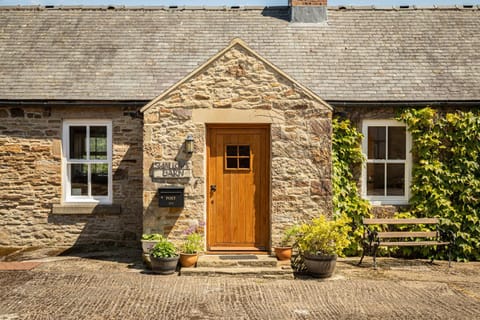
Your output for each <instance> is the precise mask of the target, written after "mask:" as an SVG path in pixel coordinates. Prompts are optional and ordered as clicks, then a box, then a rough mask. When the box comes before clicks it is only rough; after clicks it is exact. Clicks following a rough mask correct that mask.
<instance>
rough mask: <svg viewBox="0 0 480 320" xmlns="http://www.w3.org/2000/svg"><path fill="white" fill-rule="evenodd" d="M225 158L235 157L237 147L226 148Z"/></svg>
mask: <svg viewBox="0 0 480 320" xmlns="http://www.w3.org/2000/svg"><path fill="white" fill-rule="evenodd" d="M227 156H237V146H227Z"/></svg>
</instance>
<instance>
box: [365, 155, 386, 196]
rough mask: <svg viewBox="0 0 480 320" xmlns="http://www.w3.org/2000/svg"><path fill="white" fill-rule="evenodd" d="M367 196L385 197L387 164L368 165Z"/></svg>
mask: <svg viewBox="0 0 480 320" xmlns="http://www.w3.org/2000/svg"><path fill="white" fill-rule="evenodd" d="M367 195H369V196H384V195H385V164H383V163H380V164H379V163H369V164H367Z"/></svg>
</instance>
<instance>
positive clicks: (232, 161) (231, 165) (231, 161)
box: [227, 158, 238, 169]
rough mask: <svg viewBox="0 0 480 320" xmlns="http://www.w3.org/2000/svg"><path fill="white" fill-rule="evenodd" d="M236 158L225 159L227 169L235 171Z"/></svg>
mask: <svg viewBox="0 0 480 320" xmlns="http://www.w3.org/2000/svg"><path fill="white" fill-rule="evenodd" d="M237 168H238V167H237V158H227V169H237Z"/></svg>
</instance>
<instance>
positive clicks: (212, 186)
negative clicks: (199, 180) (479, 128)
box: [210, 184, 217, 192]
mask: <svg viewBox="0 0 480 320" xmlns="http://www.w3.org/2000/svg"><path fill="white" fill-rule="evenodd" d="M215 191H217V185H216V184H212V185H210V192H215Z"/></svg>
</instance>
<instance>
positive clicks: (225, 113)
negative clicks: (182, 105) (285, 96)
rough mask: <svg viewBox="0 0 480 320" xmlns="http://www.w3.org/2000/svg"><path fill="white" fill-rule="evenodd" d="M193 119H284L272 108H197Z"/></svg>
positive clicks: (255, 120)
mask: <svg viewBox="0 0 480 320" xmlns="http://www.w3.org/2000/svg"><path fill="white" fill-rule="evenodd" d="M192 120H193V122H196V123H256V124H258V123H281V122H282V121H283V120H284V119H283V116H280V115H279V113H278V112H275V111H271V110H258V109H257V110H255V109H254V110H235V109H226V110H215V109H195V110H193V113H192Z"/></svg>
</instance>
